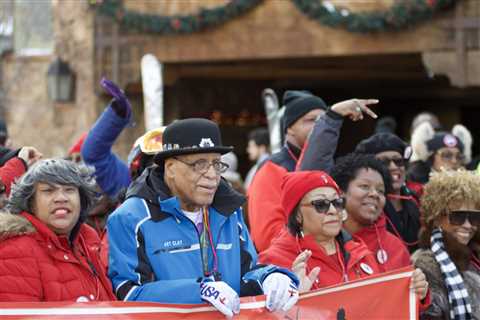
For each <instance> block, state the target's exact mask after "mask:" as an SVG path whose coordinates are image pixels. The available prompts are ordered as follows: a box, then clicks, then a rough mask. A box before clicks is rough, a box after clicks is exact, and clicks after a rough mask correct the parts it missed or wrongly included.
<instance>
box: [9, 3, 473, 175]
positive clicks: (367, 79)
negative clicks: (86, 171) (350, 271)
mask: <svg viewBox="0 0 480 320" xmlns="http://www.w3.org/2000/svg"><path fill="white" fill-rule="evenodd" d="M420 2H422V1H407V0H350V1H347V0H329V1H321V0H236V1H231V2H230V1H227V0H201V1H196V0H191V1H186V0H185V1H183V0H182V1H180V0H178V1H177V0H173V1H171V0H170V1H167V0H158V1H139V0H124V1H121V2H117V1H116V0H103V1H99V0H97V1H94V0H91V1H56V0H54V1H53V2H52V10H53V17H54V39H55V40H54V43H55V45H54V50H53V52H52V55H51V56H52V57H53V56H60V57H62V58H63V59H64V60H66V61H68V62H69V63H70V65H71V66H72V67H73V69H74V70H75V72H76V76H77V87H76V92H77V94H76V99H75V101H74V102H73V103H71V104H66V105H61V106H59V105H55V106H52V105H51V103H49V102H48V101H46V100H45V99H43V100H42V103H43V104H45V106H44V107H45V108H53V110H55V112H54V114H52V115H51V116H50V117H51V118H50V119H49V121H52V119H55V124H56V125H57V126H58V127H60V128H63V129H61V130H57V131H56V133H55V135H58V133H59V132H64V138H63V139H59V140H58V141H54V144H57V145H61V146H62V147H66V141H67V142H68V143H71V142H73V140H74V139H75V137H76V136H78V135H80V133H81V132H82V131H85V130H88V128H89V127H90V126H91V124H92V123H93V121H94V120H95V119H96V117H97V116H98V115H99V113H100V112H101V111H102V110H103V107H104V105H105V103H107V102H108V97H106V96H104V95H103V94H102V92H101V90H100V87H99V85H98V82H99V79H100V78H101V77H102V76H107V77H108V78H110V79H112V80H114V81H115V82H118V83H119V84H120V85H121V86H122V87H123V88H125V90H126V92H127V94H128V95H129V97H131V99H132V102H133V105H134V108H135V110H134V112H135V116H136V121H137V123H138V125H137V127H135V128H131V129H128V130H127V132H126V133H125V134H124V135H123V137H122V139H121V141H120V143H119V146H118V147H117V150H118V151H119V152H120V153H122V154H123V155H125V154H126V153H127V152H128V149H129V148H130V146H131V143H132V142H133V141H134V140H135V138H136V137H137V136H139V135H140V134H141V133H142V132H143V130H144V129H143V125H142V117H143V112H142V110H143V101H142V99H143V98H142V86H141V75H140V59H141V57H142V56H143V55H144V54H146V53H152V54H154V55H155V56H156V57H157V58H158V60H159V61H160V62H161V63H163V65H164V81H165V93H164V97H165V120H166V121H167V122H168V121H171V120H173V119H176V118H183V117H191V116H198V117H209V118H214V119H216V120H217V121H219V123H220V125H221V129H222V131H223V134H224V137H225V142H226V143H229V144H233V145H235V146H236V147H237V148H236V152H237V154H238V155H239V158H240V159H241V160H246V156H245V146H246V135H247V133H248V131H249V130H251V129H253V128H255V127H257V126H260V125H264V124H265V116H264V113H263V105H262V102H261V99H260V95H261V92H262V90H263V89H264V88H272V89H274V90H275V92H276V93H277V95H278V96H279V97H280V99H281V96H282V94H283V92H284V91H285V90H287V89H306V90H310V91H312V92H313V93H315V94H316V95H318V96H320V97H322V98H323V99H324V100H325V101H326V102H327V103H328V104H332V103H334V102H336V101H340V100H343V99H348V98H352V97H358V98H378V99H380V101H381V103H380V105H379V106H378V107H377V108H376V110H377V112H378V113H379V115H380V116H386V115H391V116H394V117H395V118H396V120H397V122H398V129H397V133H398V134H399V135H401V136H404V137H407V136H408V133H409V132H408V129H409V125H410V121H411V119H412V118H413V116H414V115H415V114H416V113H418V112H420V111H423V110H428V111H433V112H435V113H436V114H438V115H439V116H440V118H441V120H442V121H443V122H444V125H445V126H446V127H447V128H448V127H451V126H452V125H453V124H454V123H457V122H463V123H464V124H466V125H467V126H468V127H469V128H470V129H471V130H472V131H473V132H474V135H475V137H476V138H477V141H480V136H479V135H478V134H476V133H477V132H479V133H480V125H479V124H477V123H476V121H474V115H475V114H476V113H478V110H479V109H478V106H477V104H478V101H479V99H478V98H480V89H478V88H477V86H478V85H479V84H480V73H479V72H478V69H479V68H480V64H479V63H478V61H480V60H479V59H478V58H477V55H478V54H479V52H480V51H479V43H480V32H479V26H480V18H479V17H480V2H478V1H470V0H463V1H462V0H457V1H453V0H425V1H424V6H423V7H421V8H413V9H412V8H409V7H408V6H407V7H406V9H407V11H402V10H401V9H402V8H403V9H405V6H403V7H402V5H404V4H405V3H407V4H408V3H420ZM232 3H233V4H232ZM443 3H444V4H446V5H445V6H444V7H441V4H443ZM239 4H240V5H244V6H245V8H247V7H248V8H247V9H248V10H247V9H245V8H238V7H237V8H234V9H236V10H237V11H241V12H237V13H238V14H236V13H235V12H236V11H235V10H233V9H232V8H231V7H230V9H232V10H230V9H229V8H228V6H229V5H230V6H234V5H239ZM302 6H303V7H302ZM428 6H430V7H431V9H432V10H431V11H428V10H427V11H426V13H425V11H423V12H422V11H421V10H423V9H425V8H427V9H428ZM437 6H438V10H433V9H436V8H437ZM102 8H103V9H105V8H106V9H107V10H103V11H102ZM215 9H217V11H215ZM317 9H318V10H320V9H322V10H323V11H322V10H320V11H318V12H320V13H322V15H320V13H319V14H318V15H317V16H316V18H315V17H313V18H312V17H310V16H309V11H308V10H310V13H312V12H313V11H314V10H317ZM408 9H411V10H413V11H412V12H414V13H415V12H416V13H417V16H415V15H414V14H413V15H407V14H405V15H404V16H402V12H403V13H405V12H406V13H408V12H409V11H408ZM209 10H210V11H209ZM222 10H223V11H222ZM229 10H230V11H229ZM415 10H417V11H415ZM212 12H213V13H212ZM418 12H421V13H422V15H420V14H418ZM202 13H203V14H202ZM206 13H211V14H212V15H213V16H212V15H210V16H209V15H208V14H206ZM240 13H241V14H240ZM215 14H216V15H215ZM222 14H223V15H225V16H227V15H228V19H227V18H225V17H222ZM379 16H380V17H381V18H383V20H381V21H382V22H383V23H384V24H383V25H382V24H375V22H376V20H375V18H378V17H379ZM161 17H163V18H164V19H168V20H159V18H161ZM185 17H188V18H191V19H197V20H195V23H191V24H188V21H190V22H191V20H188V21H187V20H182V19H184V18H185ZM135 19H136V20H135ZM201 19H204V20H205V19H209V21H210V22H215V19H217V20H218V21H220V22H223V23H219V22H218V21H217V22H218V24H217V23H211V24H212V26H210V27H209V28H206V29H202V30H196V27H197V26H198V23H199V24H202V22H205V21H202V20H201ZM355 19H356V20H355ZM362 19H363V20H362ZM368 19H371V21H369V20H368ZM402 19H403V20H402ZM162 21H163V22H165V21H167V22H168V23H169V25H168V26H163V27H162V25H161V24H160V25H159V23H160V22H162ZM186 21H187V22H186ZM207 22H208V21H207ZM321 22H323V24H322V23H321ZM324 23H329V24H330V26H327V25H325V24H324ZM362 23H363V25H362ZM402 23H406V24H407V25H409V27H403V25H402ZM365 25H366V26H367V27H369V28H371V29H372V30H374V31H371V32H365V30H363V29H362V26H363V28H365ZM345 26H346V27H345ZM392 26H393V29H395V30H391V29H392ZM155 28H156V29H155ZM162 28H163V29H162ZM348 28H349V29H350V30H348ZM159 30H163V31H161V32H159ZM165 30H167V31H165ZM360 30H363V31H364V32H358V31H360ZM48 58H51V57H48ZM18 59H19V58H18V57H15V55H14V54H11V55H9V56H6V57H4V60H6V62H4V64H5V65H6V68H7V70H11V69H12V67H11V66H12V65H13V64H15V63H18V61H19V60H18ZM37 59H38V58H37ZM44 60H45V61H50V60H51V59H47V58H44ZM3 78H4V80H3V81H4V82H5V81H8V76H7V77H6V78H7V79H5V76H4V77H3ZM24 81H25V82H27V81H28V79H25V80H24ZM7 94H10V95H13V94H15V92H10V93H7ZM13 104H14V103H13ZM13 104H12V105H7V106H6V113H7V119H8V120H9V122H12V125H13V126H14V128H15V127H16V126H17V125H19V124H20V122H19V119H18V118H17V117H16V116H15V113H14V112H13V110H14V108H15V106H14V105H13ZM39 108H40V107H39ZM59 110H60V111H59ZM59 113H65V115H64V116H61V115H60V116H59ZM59 117H60V118H59ZM72 118H73V119H76V121H77V122H76V123H75V124H72V123H71V122H69V121H70V119H72ZM79 119H80V122H79ZM68 124H70V125H71V127H70V128H69V129H66V127H68ZM373 127H374V121H373V120H368V121H364V122H361V123H357V124H348V125H347V126H345V130H344V133H343V134H344V136H345V137H347V138H345V139H343V140H344V141H345V142H344V143H343V144H342V146H341V150H340V152H343V151H345V150H349V149H351V148H352V146H353V145H354V144H355V143H356V142H358V140H359V139H361V138H363V137H366V136H368V135H369V134H371V133H372V131H373ZM62 130H63V131H62ZM14 132H15V135H17V136H18V140H19V142H21V143H22V144H25V142H26V140H27V139H24V137H23V136H22V131H21V130H16V129H14ZM29 136H31V135H29ZM52 139H54V140H55V138H54V137H52ZM32 144H35V143H32ZM45 145H46V144H45ZM56 150H59V149H55V150H53V149H51V150H48V151H47V152H46V153H47V154H48V153H52V155H53V154H55V153H58V152H57V151H56ZM241 163H242V166H241V167H240V171H242V172H244V171H245V169H246V167H247V166H248V163H247V162H246V161H241Z"/></svg>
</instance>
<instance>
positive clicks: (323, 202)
mask: <svg viewBox="0 0 480 320" xmlns="http://www.w3.org/2000/svg"><path fill="white" fill-rule="evenodd" d="M301 205H302V206H310V205H311V206H313V208H315V211H317V213H327V212H328V210H329V209H330V205H333V207H334V208H335V210H337V212H340V211H342V210H343V209H345V199H343V198H336V199H333V200H327V199H318V200H313V201H311V202H310V203H303V204H301Z"/></svg>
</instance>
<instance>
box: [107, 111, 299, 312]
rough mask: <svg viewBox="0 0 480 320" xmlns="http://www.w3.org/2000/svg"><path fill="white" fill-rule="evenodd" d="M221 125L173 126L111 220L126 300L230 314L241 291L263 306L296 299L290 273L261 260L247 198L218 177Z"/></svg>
mask: <svg viewBox="0 0 480 320" xmlns="http://www.w3.org/2000/svg"><path fill="white" fill-rule="evenodd" d="M232 149H233V148H232V147H227V146H223V145H222V141H221V135H220V129H219V127H218V125H217V124H215V123H214V122H212V121H210V120H206V119H197V118H192V119H184V120H178V121H175V122H173V123H172V124H170V125H169V126H168V127H167V128H166V129H165V132H164V134H163V148H162V151H160V152H159V153H157V155H156V156H155V158H154V161H155V164H156V165H155V166H151V167H148V168H147V169H146V170H145V171H144V172H143V173H142V175H141V176H140V177H138V178H137V179H136V180H135V181H134V182H133V183H132V185H131V186H130V188H129V190H128V192H127V199H126V200H125V202H124V203H123V204H122V205H121V206H120V207H118V208H117V209H116V210H115V212H113V214H111V215H110V217H109V218H108V223H107V229H108V238H109V245H110V259H109V261H110V264H109V276H110V278H111V279H112V282H113V285H114V288H115V292H116V294H117V297H118V298H119V299H121V300H124V301H153V302H163V303H201V302H202V301H206V302H208V303H210V304H212V305H213V306H214V307H215V308H217V309H218V310H219V311H220V312H222V313H223V314H225V315H227V316H230V317H231V316H233V315H234V314H236V313H239V312H240V302H239V296H245V295H257V294H262V293H263V294H266V295H267V300H266V307H267V308H268V309H269V310H271V311H275V310H285V311H286V310H288V309H289V308H291V307H292V306H293V305H294V304H295V303H296V301H297V300H298V290H297V285H298V279H297V277H296V276H295V275H294V274H293V273H291V272H290V271H289V270H287V269H284V268H279V267H277V266H273V265H270V266H262V265H257V253H256V251H255V249H254V246H253V243H252V241H251V239H250V235H249V233H248V230H247V227H246V226H245V223H244V222H243V216H242V212H241V209H240V206H241V205H242V204H243V202H244V201H245V197H244V196H242V195H241V194H239V193H238V192H236V191H234V190H233V189H232V188H231V187H230V185H229V184H228V183H227V182H226V181H225V180H224V179H222V178H221V174H222V173H224V172H225V171H226V170H227V169H228V165H227V164H225V163H224V162H222V161H221V155H222V154H226V153H228V152H231V151H232Z"/></svg>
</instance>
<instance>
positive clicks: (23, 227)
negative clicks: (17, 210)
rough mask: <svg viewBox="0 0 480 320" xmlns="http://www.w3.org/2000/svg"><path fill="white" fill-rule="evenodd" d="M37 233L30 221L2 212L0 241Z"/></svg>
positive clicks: (0, 217)
mask: <svg viewBox="0 0 480 320" xmlns="http://www.w3.org/2000/svg"><path fill="white" fill-rule="evenodd" d="M35 231H36V229H35V228H34V227H33V225H32V224H31V223H30V221H28V220H27V219H25V218H24V217H22V216H21V215H16V214H11V213H9V212H6V211H0V241H2V240H5V239H8V238H12V237H16V236H21V235H25V234H28V233H34V232H35Z"/></svg>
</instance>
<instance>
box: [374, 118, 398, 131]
mask: <svg viewBox="0 0 480 320" xmlns="http://www.w3.org/2000/svg"><path fill="white" fill-rule="evenodd" d="M395 130H397V121H396V120H395V118H394V117H392V116H386V117H383V118H380V119H378V121H377V123H376V124H375V133H392V134H395Z"/></svg>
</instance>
